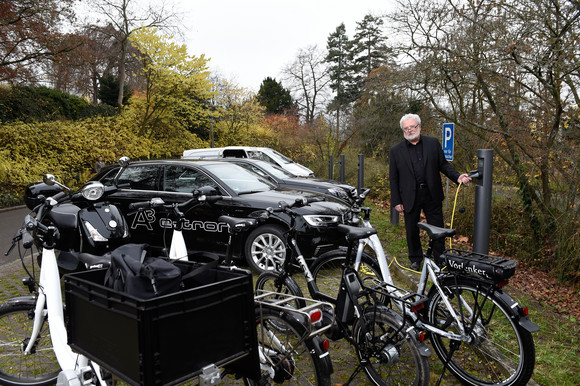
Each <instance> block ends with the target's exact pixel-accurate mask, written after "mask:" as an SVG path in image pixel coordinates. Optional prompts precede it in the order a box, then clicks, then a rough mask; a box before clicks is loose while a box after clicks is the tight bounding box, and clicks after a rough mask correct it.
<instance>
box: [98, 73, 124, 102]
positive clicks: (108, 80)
mask: <svg viewBox="0 0 580 386" xmlns="http://www.w3.org/2000/svg"><path fill="white" fill-rule="evenodd" d="M123 93H124V97H123V104H125V103H126V102H127V100H128V99H129V98H130V97H131V95H133V90H131V89H130V88H129V86H127V85H125V87H124V90H123ZM118 94H119V78H117V77H116V76H114V75H113V74H110V73H109V74H106V75H104V76H102V77H99V90H98V93H97V95H98V97H99V100H100V101H101V103H104V104H107V105H110V106H114V107H118V104H117V95H118Z"/></svg>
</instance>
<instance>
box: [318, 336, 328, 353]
mask: <svg viewBox="0 0 580 386" xmlns="http://www.w3.org/2000/svg"><path fill="white" fill-rule="evenodd" d="M320 348H321V349H322V351H324V352H328V350H329V349H330V342H329V341H328V339H323V340H322V342H320Z"/></svg>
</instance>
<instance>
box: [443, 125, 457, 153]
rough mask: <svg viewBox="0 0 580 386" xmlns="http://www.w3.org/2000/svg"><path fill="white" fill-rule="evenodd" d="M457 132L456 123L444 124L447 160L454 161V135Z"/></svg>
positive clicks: (444, 151)
mask: <svg viewBox="0 0 580 386" xmlns="http://www.w3.org/2000/svg"><path fill="white" fill-rule="evenodd" d="M454 132H455V123H444V124H443V154H445V159H446V160H447V161H453V137H454Z"/></svg>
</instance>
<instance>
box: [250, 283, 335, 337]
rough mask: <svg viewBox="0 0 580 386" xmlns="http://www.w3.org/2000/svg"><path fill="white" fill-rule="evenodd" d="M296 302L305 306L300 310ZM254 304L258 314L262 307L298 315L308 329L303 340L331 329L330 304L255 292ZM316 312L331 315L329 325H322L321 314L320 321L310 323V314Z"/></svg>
mask: <svg viewBox="0 0 580 386" xmlns="http://www.w3.org/2000/svg"><path fill="white" fill-rule="evenodd" d="M297 300H298V301H300V300H301V301H303V302H304V303H305V304H306V306H304V307H302V308H296V306H295V303H296V301H297ZM254 303H255V304H259V305H260V312H261V307H262V306H264V307H270V308H276V309H279V310H281V311H286V312H290V313H294V314H296V315H299V316H300V319H301V320H302V321H303V322H304V324H305V326H306V327H307V328H308V334H307V335H306V336H305V337H304V339H308V338H309V337H311V336H314V335H319V334H321V333H323V332H325V331H327V330H328V329H329V328H331V327H332V325H333V324H334V320H335V313H334V305H333V304H332V303H328V302H322V301H318V300H314V299H310V298H305V297H300V296H295V295H291V294H283V293H279V292H270V291H264V290H257V291H256V294H255V296H254ZM316 310H319V311H320V312H321V313H322V314H323V313H324V312H330V313H332V321H331V323H327V322H326V321H325V322H324V323H322V314H321V316H320V321H316V322H312V320H311V316H310V313H311V312H313V311H316Z"/></svg>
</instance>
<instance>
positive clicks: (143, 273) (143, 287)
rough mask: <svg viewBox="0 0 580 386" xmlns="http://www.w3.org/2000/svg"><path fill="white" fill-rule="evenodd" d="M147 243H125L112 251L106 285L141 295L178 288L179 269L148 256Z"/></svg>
mask: <svg viewBox="0 0 580 386" xmlns="http://www.w3.org/2000/svg"><path fill="white" fill-rule="evenodd" d="M147 247H148V245H147V244H125V245H122V246H120V247H118V248H117V249H115V250H113V251H112V252H111V265H110V267H109V270H108V271H107V274H106V275H105V286H107V287H109V288H112V289H114V290H115V291H121V292H125V293H127V294H129V295H131V296H134V297H137V298H140V299H150V298H153V297H155V296H161V295H167V294H171V293H174V292H177V291H179V290H180V289H181V285H182V284H181V280H182V277H181V269H180V268H179V267H177V266H175V265H174V264H173V263H172V262H170V261H167V260H165V259H163V258H159V257H151V256H147Z"/></svg>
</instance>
